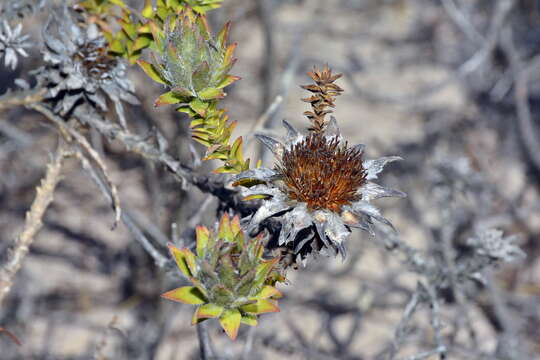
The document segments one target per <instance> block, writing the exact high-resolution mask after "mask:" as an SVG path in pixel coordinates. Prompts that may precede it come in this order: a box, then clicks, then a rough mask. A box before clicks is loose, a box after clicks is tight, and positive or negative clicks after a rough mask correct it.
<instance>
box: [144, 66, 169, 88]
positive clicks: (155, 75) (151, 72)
mask: <svg viewBox="0 0 540 360" xmlns="http://www.w3.org/2000/svg"><path fill="white" fill-rule="evenodd" d="M137 64H139V66H140V67H141V68H142V69H143V71H144V72H145V73H146V75H148V76H149V77H150V78H151V79H152V80H154V81H156V82H158V83H160V84H163V85H168V81H167V80H166V79H165V78H163V77H162V76H161V74H160V73H159V71H158V70H157V69H156V67H155V66H154V65H153V64H150V63H149V62H147V61H144V60H137Z"/></svg>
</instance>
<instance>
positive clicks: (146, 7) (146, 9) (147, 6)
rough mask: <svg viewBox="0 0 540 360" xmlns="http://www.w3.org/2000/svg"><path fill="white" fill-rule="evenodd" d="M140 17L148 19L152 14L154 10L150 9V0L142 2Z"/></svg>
mask: <svg viewBox="0 0 540 360" xmlns="http://www.w3.org/2000/svg"><path fill="white" fill-rule="evenodd" d="M141 14H142V16H144V17H145V18H147V19H149V18H151V17H152V15H153V14H154V9H153V7H152V0H144V8H143V9H142V11H141Z"/></svg>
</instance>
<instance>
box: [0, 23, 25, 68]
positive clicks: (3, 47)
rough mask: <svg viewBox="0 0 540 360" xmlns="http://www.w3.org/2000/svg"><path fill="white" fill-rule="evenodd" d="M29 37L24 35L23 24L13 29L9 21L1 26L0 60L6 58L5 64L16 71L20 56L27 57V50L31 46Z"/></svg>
mask: <svg viewBox="0 0 540 360" xmlns="http://www.w3.org/2000/svg"><path fill="white" fill-rule="evenodd" d="M28 38H29V35H23V34H22V24H20V23H19V24H17V25H16V26H15V27H14V28H11V26H10V25H9V23H8V22H7V20H5V19H4V20H3V21H2V23H1V24H0V59H1V58H2V57H4V64H5V66H6V67H10V68H11V70H15V68H16V67H17V63H18V60H19V56H22V57H27V56H28V53H27V52H26V50H25V48H28V47H30V46H31V44H30V42H29V41H28Z"/></svg>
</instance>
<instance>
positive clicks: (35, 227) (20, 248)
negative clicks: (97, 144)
mask: <svg viewBox="0 0 540 360" xmlns="http://www.w3.org/2000/svg"><path fill="white" fill-rule="evenodd" d="M68 155H69V151H68V150H67V149H66V147H65V145H64V144H63V143H61V144H60V146H59V148H58V150H57V152H56V154H55V156H54V158H53V159H52V161H51V162H50V163H49V164H48V165H47V172H46V174H45V177H44V178H43V180H41V185H40V186H39V187H37V189H36V197H35V198H34V202H33V203H32V206H31V207H30V210H29V211H28V212H27V213H26V221H25V224H24V228H23V230H22V231H21V233H20V235H19V236H18V237H17V239H16V240H15V244H14V246H13V249H12V250H11V253H10V255H9V258H8V260H7V262H6V263H5V264H4V266H3V267H2V269H1V270H0V304H1V303H2V300H3V299H4V297H5V296H6V295H7V294H8V293H9V291H10V290H11V286H12V285H13V277H14V276H15V274H17V271H19V269H20V267H21V265H22V261H23V260H24V258H25V257H26V254H27V253H28V250H29V248H30V245H31V244H32V242H33V240H34V237H35V235H36V234H37V232H38V231H39V229H40V228H41V226H42V224H43V222H42V218H43V215H44V214H45V211H46V210H47V208H48V207H49V205H50V204H51V202H52V201H53V194H54V190H55V189H56V186H57V185H58V182H59V181H60V179H61V176H60V174H61V170H62V164H63V162H64V159H65V158H66V157H67V156H68Z"/></svg>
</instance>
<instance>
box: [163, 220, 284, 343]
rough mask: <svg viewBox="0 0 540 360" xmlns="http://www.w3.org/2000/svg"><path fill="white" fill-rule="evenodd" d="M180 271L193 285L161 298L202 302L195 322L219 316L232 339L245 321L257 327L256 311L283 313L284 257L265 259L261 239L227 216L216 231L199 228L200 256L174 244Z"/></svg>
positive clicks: (198, 306)
mask: <svg viewBox="0 0 540 360" xmlns="http://www.w3.org/2000/svg"><path fill="white" fill-rule="evenodd" d="M169 248H170V251H171V254H172V255H173V257H174V259H175V260H176V263H177V265H178V268H179V269H180V271H181V272H182V273H183V274H184V275H185V276H186V277H187V278H188V279H189V280H190V281H191V283H192V284H193V286H184V287H180V288H177V289H174V290H171V291H169V292H166V293H165V294H163V295H162V297H164V298H166V299H169V300H173V301H178V302H182V303H185V304H192V305H197V309H196V310H195V313H194V314H193V318H192V324H197V323H199V322H202V321H204V320H206V319H209V318H218V319H219V322H220V324H221V326H222V327H223V329H224V330H225V332H226V333H227V335H228V336H229V337H230V338H231V339H233V340H234V339H235V338H236V335H237V334H238V328H239V327H240V323H244V324H247V325H251V326H254V325H257V315H260V314H263V313H270V312H278V311H279V307H278V305H277V299H278V298H280V297H281V293H280V292H279V291H278V290H277V289H276V288H275V287H274V285H275V283H276V282H277V281H283V280H284V278H283V277H282V276H281V275H280V274H279V273H278V272H277V271H276V264H277V262H278V261H279V258H273V259H268V260H265V259H264V258H263V251H264V245H263V243H262V237H261V236H258V237H256V238H249V237H246V236H245V234H244V232H243V231H242V229H241V227H240V219H239V218H238V216H235V217H234V218H233V219H232V221H231V219H230V218H229V216H228V215H227V214H225V215H223V217H222V218H221V221H220V223H219V227H218V229H217V233H216V232H215V231H211V230H209V229H208V228H206V227H204V226H198V227H197V249H196V254H194V253H193V252H191V251H190V250H189V249H187V248H183V249H178V248H176V247H175V246H172V245H170V246H169Z"/></svg>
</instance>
